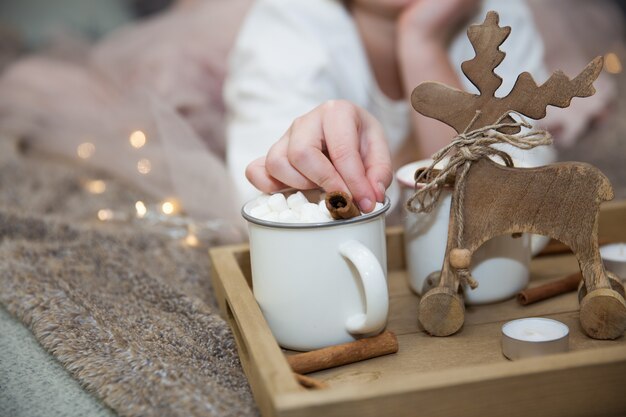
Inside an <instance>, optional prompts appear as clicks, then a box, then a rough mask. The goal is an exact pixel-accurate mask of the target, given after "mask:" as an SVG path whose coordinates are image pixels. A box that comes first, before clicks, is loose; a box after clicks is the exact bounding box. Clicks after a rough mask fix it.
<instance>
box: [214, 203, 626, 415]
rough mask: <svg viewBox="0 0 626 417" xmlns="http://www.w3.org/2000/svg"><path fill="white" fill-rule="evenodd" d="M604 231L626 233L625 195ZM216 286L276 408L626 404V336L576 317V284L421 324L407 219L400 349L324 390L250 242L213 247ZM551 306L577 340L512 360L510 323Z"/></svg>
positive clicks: (612, 407)
mask: <svg viewBox="0 0 626 417" xmlns="http://www.w3.org/2000/svg"><path fill="white" fill-rule="evenodd" d="M599 236H601V237H602V238H606V239H611V240H615V241H626V201H618V202H610V203H607V204H604V205H603V206H602V212H601V217H600V232H599ZM210 256H211V258H212V263H213V274H212V277H213V285H214V288H215V291H216V294H217V296H218V300H219V304H220V308H221V311H222V314H223V316H224V317H225V319H226V320H228V323H229V324H230V326H231V327H232V330H233V333H234V335H235V338H236V341H237V347H238V349H239V354H240V357H241V362H242V365H243V368H244V371H245V373H246V375H247V376H248V380H249V382H250V386H251V387H252V392H253V394H254V397H255V399H256V401H257V404H258V406H259V408H260V410H261V413H262V414H263V416H264V417H269V416H281V417H282V416H285V417H286V416H289V417H296V416H302V417H304V416H320V417H322V416H323V417H333V416H394V417H401V416H417V415H422V416H452V415H462V416H480V417H486V416H498V417H499V416H507V417H512V416H525V417H527V416H533V415H537V416H544V417H545V416H587V415H589V416H598V415H616V414H618V415H624V414H626V338H625V337H621V338H619V339H618V340H615V341H599V340H594V339H590V338H588V337H587V336H585V335H584V334H583V333H582V329H581V327H580V324H579V322H578V300H577V296H576V294H575V293H570V294H566V295H561V296H559V297H556V298H553V299H551V300H546V301H542V302H539V303H536V304H533V305H529V306H526V307H522V306H520V305H519V304H518V303H517V301H516V300H514V299H512V300H508V301H505V302H501V303H496V304H491V305H485V306H477V307H468V308H467V311H466V319H465V325H464V327H463V328H462V329H461V331H460V332H459V333H457V334H456V335H453V336H449V337H444V338H437V337H431V336H428V335H426V334H425V333H424V332H423V331H421V329H420V328H419V327H418V323H417V315H416V314H417V305H418V301H419V298H418V297H417V296H416V295H414V294H413V293H412V292H411V291H410V289H409V287H408V284H407V278H406V272H405V261H404V249H403V235H402V229H400V228H390V229H388V232H387V257H388V281H389V293H390V298H391V299H390V316H389V323H388V326H387V328H388V329H389V330H392V331H393V332H395V333H396V334H397V335H398V340H399V344H400V351H399V352H398V353H397V354H394V355H389V356H384V357H380V358H375V359H371V360H368V361H364V362H360V363H356V364H352V365H346V366H342V367H339V368H334V369H330V370H326V371H322V372H317V373H314V374H310V376H313V377H315V378H318V379H320V380H323V381H326V382H327V383H328V385H329V387H328V388H326V389H321V390H305V389H304V388H302V387H301V386H300V385H299V384H298V383H297V382H296V380H295V379H294V377H293V374H292V372H291V370H290V368H289V365H288V364H287V362H286V360H285V359H284V354H285V353H286V352H284V351H283V350H281V348H280V347H279V346H278V344H277V343H276V341H275V340H274V338H273V336H272V333H271V332H270V330H269V328H268V326H267V323H266V322H265V319H264V318H263V315H262V314H261V310H260V309H259V307H258V305H257V303H256V301H255V300H254V296H253V294H252V291H251V288H250V283H251V278H250V256H249V251H248V246H247V245H237V246H223V247H216V248H213V249H211V251H210ZM577 269H578V264H577V262H576V260H575V258H574V257H573V256H572V255H558V256H550V257H540V258H536V259H534V260H533V261H532V264H531V284H530V285H531V286H533V285H537V283H540V282H541V281H543V280H546V279H552V278H557V277H561V276H564V275H567V274H569V273H572V272H575V271H576V270H577ZM530 316H543V317H551V318H554V319H557V320H560V321H562V322H564V323H566V324H567V325H568V326H569V328H570V351H569V352H567V353H563V354H558V355H551V356H544V357H540V358H532V359H525V360H519V361H515V362H511V361H508V360H507V359H506V358H504V356H503V355H502V351H501V347H500V335H501V330H500V329H501V326H502V324H503V323H505V322H506V321H509V320H511V319H515V318H520V317H530Z"/></svg>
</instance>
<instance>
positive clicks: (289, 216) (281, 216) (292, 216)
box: [278, 209, 300, 223]
mask: <svg viewBox="0 0 626 417" xmlns="http://www.w3.org/2000/svg"><path fill="white" fill-rule="evenodd" d="M278 221H279V222H282V223H300V216H298V213H296V212H295V211H293V210H290V209H287V210H283V211H281V212H280V213H278Z"/></svg>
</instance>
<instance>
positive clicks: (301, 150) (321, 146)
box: [287, 106, 349, 192]
mask: <svg viewBox="0 0 626 417" xmlns="http://www.w3.org/2000/svg"><path fill="white" fill-rule="evenodd" d="M323 114H324V107H323V106H320V107H317V108H316V109H315V110H313V111H312V112H311V113H308V114H306V115H305V116H303V117H301V118H299V119H297V120H296V121H294V123H293V125H292V128H291V140H290V141H289V144H288V149H287V155H288V159H289V162H290V164H291V166H293V167H297V170H298V172H300V173H301V175H303V176H304V177H306V178H307V179H308V180H309V181H311V182H313V183H315V184H317V185H318V186H319V187H321V188H323V189H324V190H326V191H344V192H349V189H348V186H347V185H346V183H345V182H344V181H343V179H342V178H341V175H340V174H339V172H338V171H337V169H336V168H335V166H334V165H333V163H332V161H331V160H330V159H329V158H328V156H327V155H326V154H325V153H324V152H325V151H326V149H327V138H325V137H324V131H323V128H322V120H323Z"/></svg>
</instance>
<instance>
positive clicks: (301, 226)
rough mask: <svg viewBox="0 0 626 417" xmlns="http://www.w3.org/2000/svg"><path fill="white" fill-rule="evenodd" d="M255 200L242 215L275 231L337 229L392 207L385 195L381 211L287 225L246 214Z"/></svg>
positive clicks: (379, 213) (371, 217)
mask: <svg viewBox="0 0 626 417" xmlns="http://www.w3.org/2000/svg"><path fill="white" fill-rule="evenodd" d="M253 202H254V200H251V201H248V202H247V203H246V204H244V205H243V207H242V208H241V215H242V216H243V218H244V219H246V220H247V221H248V222H250V223H254V224H257V225H259V226H266V227H270V228H274V229H318V228H329V227H337V226H343V225H346V224H355V223H361V222H365V221H368V220H371V219H373V218H375V217H378V216H380V215H381V214H385V212H386V211H387V210H389V207H391V200H390V199H389V197H388V196H386V195H385V201H384V202H383V206H382V208H380V209H379V210H375V211H372V212H371V213H366V214H362V215H360V216H356V217H352V218H351V219H340V220H331V221H327V222H316V223H285V222H273V221H268V220H263V219H259V218H258V217H254V216H251V215H250V214H249V213H247V212H246V207H248V206H249V205H250V204H252V203H253Z"/></svg>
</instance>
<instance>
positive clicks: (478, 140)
mask: <svg viewBox="0 0 626 417" xmlns="http://www.w3.org/2000/svg"><path fill="white" fill-rule="evenodd" d="M510 114H515V115H517V116H518V117H519V118H520V121H515V120H513V121H512V122H503V120H504V119H505V118H507V117H508V116H510ZM480 115H481V111H480V110H477V111H476V114H475V115H474V117H473V118H472V120H471V122H470V123H469V124H468V125H467V127H466V128H465V130H464V131H463V132H462V133H460V134H459V135H458V136H456V137H455V138H454V139H452V142H450V144H448V145H447V146H445V147H443V148H442V149H440V150H439V151H437V152H436V153H435V154H434V155H433V157H432V159H433V162H432V163H431V164H430V166H429V167H428V168H426V169H425V170H422V171H421V172H420V174H419V175H417V176H416V178H415V188H416V192H415V193H414V194H413V196H411V198H409V199H408V200H407V202H406V207H407V209H408V210H409V211H410V212H413V213H429V212H431V211H432V210H433V208H434V207H435V206H436V205H437V203H438V202H439V198H440V197H441V193H442V191H443V188H444V186H445V184H446V182H447V181H448V179H449V178H450V177H451V176H452V175H454V174H456V179H455V187H454V201H455V204H454V210H455V211H454V215H455V218H456V245H457V247H458V248H462V247H463V231H464V224H465V219H464V215H463V206H464V204H465V178H466V176H467V174H468V172H469V170H470V168H471V166H472V163H473V162H474V161H477V160H479V159H482V158H485V157H489V156H492V155H495V156H497V157H499V158H500V159H501V160H502V161H503V162H504V164H505V165H506V166H507V167H512V166H513V159H512V158H511V156H510V155H509V154H508V153H506V152H505V151H502V150H500V149H496V148H494V147H492V145H495V144H498V143H508V144H509V145H512V146H514V147H516V148H519V149H523V150H529V149H532V148H535V147H537V146H542V145H549V144H551V143H552V136H551V135H550V133H548V132H546V131H545V130H529V131H527V132H524V133H518V134H507V133H502V132H499V131H498V130H500V129H502V128H522V127H524V128H527V129H531V128H532V126H531V125H530V123H528V122H527V121H526V119H525V118H524V116H523V115H522V114H520V113H518V112H516V111H512V110H510V111H507V112H505V113H504V114H503V115H502V116H500V117H499V118H498V120H496V122H495V123H494V124H492V125H488V126H484V127H481V128H479V129H475V130H471V131H469V129H471V127H472V126H473V125H474V123H475V122H476V120H478V118H479V117H480ZM446 156H449V160H448V163H447V164H446V165H445V167H444V168H443V169H441V170H440V171H438V170H436V169H435V166H436V165H437V164H439V163H440V162H441V161H443V159H444V158H445V157H446ZM418 184H421V185H420V188H419V189H418V187H417V185H418ZM457 274H458V276H459V279H460V280H461V281H462V282H464V283H466V284H467V285H469V286H470V287H471V288H472V289H474V288H476V287H477V286H478V283H477V282H476V280H474V278H472V276H471V273H470V271H469V269H467V268H460V269H457Z"/></svg>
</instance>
